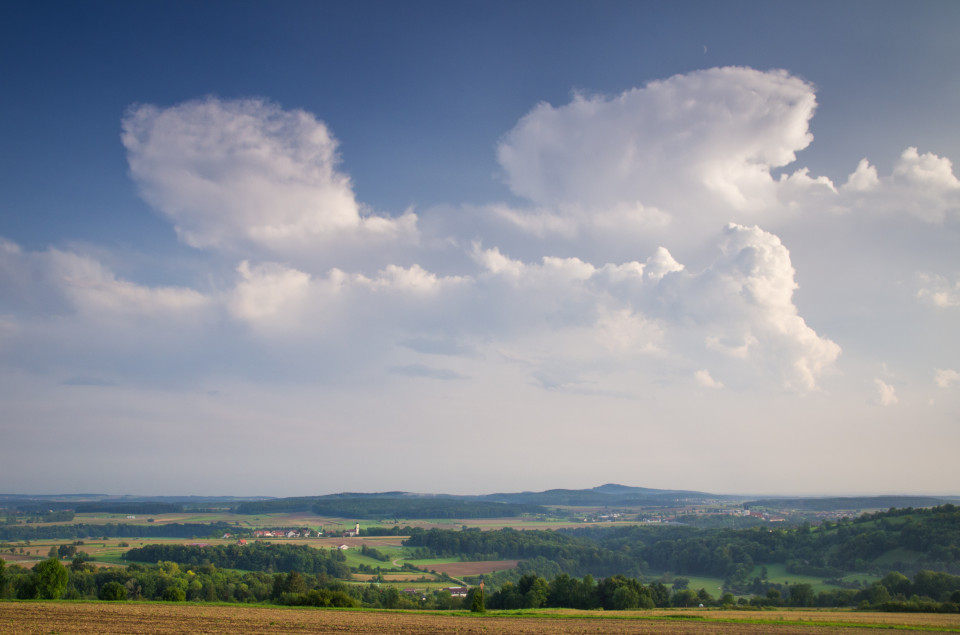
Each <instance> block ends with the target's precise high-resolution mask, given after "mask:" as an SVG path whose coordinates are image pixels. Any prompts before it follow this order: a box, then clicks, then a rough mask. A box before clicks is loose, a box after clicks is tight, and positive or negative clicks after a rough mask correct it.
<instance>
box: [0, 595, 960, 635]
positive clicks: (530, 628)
mask: <svg viewBox="0 0 960 635" xmlns="http://www.w3.org/2000/svg"><path fill="white" fill-rule="evenodd" d="M715 614H717V615H719V619H728V620H749V619H764V620H777V619H778V618H780V619H783V620H784V621H785V622H788V623H783V624H778V623H773V624H771V623H765V624H751V623H748V622H744V621H731V622H714V621H698V620H696V619H695V618H696V617H707V616H713V615H715ZM549 615H552V616H553V617H550V616H547V617H530V618H527V617H509V616H498V615H495V614H493V615H491V614H487V615H483V616H471V615H437V614H428V613H413V612H410V613H406V612H399V611H345V610H336V609H281V608H267V607H248V606H236V607H232V606H210V605H203V604H183V605H173V604H161V603H156V604H134V603H116V604H109V603H72V602H0V632H2V633H5V634H9V635H26V634H31V635H32V634H40V633H61V634H63V633H92V634H104V635H111V634H119V633H143V634H144V635H159V634H166V633H184V632H191V633H208V634H211V635H219V634H227V633H231V634H240V635H245V634H248V633H321V634H326V633H359V634H361V635H362V634H364V633H370V634H373V633H378V634H379V633H402V634H405V635H421V634H422V635H426V634H428V633H439V634H445V633H458V634H474V633H476V634H480V633H483V634H484V635H489V634H491V633H503V634H505V635H519V634H526V635H533V634H539V633H559V634H561V635H563V634H567V633H569V634H573V633H584V634H585V633H597V634H600V635H606V634H614V633H616V634H624V635H626V634H633V633H643V634H648V633H667V634H674V633H719V634H724V635H726V634H730V635H733V634H736V633H745V634H747V635H753V634H757V635H759V634H760V633H778V634H779V633H784V634H791V635H793V634H800V633H818V634H822V635H834V634H837V635H839V634H841V633H842V634H844V635H867V634H871V633H872V634H873V635H876V629H877V627H878V625H880V624H884V625H889V627H892V628H897V629H898V630H901V631H904V629H906V630H905V632H919V631H920V630H922V631H923V632H926V633H930V632H952V633H957V632H960V616H955V615H954V616H943V615H915V614H911V615H904V614H870V613H832V612H796V613H795V612H788V611H777V612H766V611H764V612H760V613H755V614H750V613H739V612H713V611H705V612H701V613H700V614H696V612H694V613H690V612H684V611H672V612H661V611H657V612H650V613H639V612H638V613H624V614H622V617H621V614H618V615H617V616H615V617H614V616H611V615H610V614H606V615H604V616H602V617H601V616H599V615H597V614H596V613H594V614H592V615H584V614H580V613H577V612H573V611H556V612H552V613H550V614H549ZM601 615H602V614H601ZM684 616H686V617H687V618H694V619H683V617H684ZM678 618H679V619H678ZM801 620H803V621H805V623H803V624H796V623H793V624H791V623H789V622H797V621H801ZM807 620H812V621H807ZM818 622H819V623H818ZM828 623H834V625H829V624H828ZM871 624H872V625H873V627H872V628H871V627H870V626H868V625H871ZM860 625H862V626H860ZM880 628H883V627H882V626H880Z"/></svg>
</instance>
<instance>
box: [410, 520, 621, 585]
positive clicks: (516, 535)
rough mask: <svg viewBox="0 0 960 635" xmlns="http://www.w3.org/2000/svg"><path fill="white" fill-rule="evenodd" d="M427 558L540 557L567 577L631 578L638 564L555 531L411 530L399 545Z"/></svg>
mask: <svg viewBox="0 0 960 635" xmlns="http://www.w3.org/2000/svg"><path fill="white" fill-rule="evenodd" d="M403 544H404V545H406V546H409V547H416V548H418V549H421V550H422V553H423V554H424V555H427V556H430V557H440V558H449V557H461V558H462V559H464V560H507V559H514V558H516V559H530V558H543V559H545V560H549V561H552V562H554V563H556V564H557V567H558V570H559V571H563V572H566V573H569V574H571V575H585V574H587V573H590V574H593V575H614V574H617V573H621V574H628V575H635V574H637V573H639V572H640V571H639V566H638V565H639V563H638V562H637V561H635V560H634V559H633V558H632V557H631V556H630V554H628V553H625V552H618V551H614V550H611V549H608V548H605V547H603V546H600V545H598V544H597V543H596V542H595V541H592V540H589V539H585V538H581V537H578V536H573V535H569V534H565V533H561V532H558V531H549V530H528V531H517V530H515V529H510V528H505V529H501V530H497V531H480V530H474V529H470V530H466V531H453V530H445V529H427V530H425V529H413V530H411V533H410V537H409V538H408V539H407V540H405V541H404V543H403Z"/></svg>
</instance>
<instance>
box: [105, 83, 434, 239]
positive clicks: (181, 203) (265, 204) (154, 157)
mask: <svg viewBox="0 0 960 635" xmlns="http://www.w3.org/2000/svg"><path fill="white" fill-rule="evenodd" d="M123 143H124V146H125V147H126V149H127V158H128V161H129V163H130V172H131V174H132V176H133V178H134V180H136V182H137V183H138V185H139V186H140V190H141V193H142V195H143V197H144V198H145V199H146V200H147V202H148V203H150V204H151V205H152V206H153V207H155V208H156V209H157V210H159V211H160V212H162V213H163V214H164V215H166V216H167V217H169V218H170V219H171V220H172V221H173V223H174V225H175V228H176V230H177V234H178V235H179V236H180V238H181V239H182V240H183V241H184V242H186V243H187V244H189V245H192V246H194V247H202V248H232V249H239V250H244V249H251V248H266V249H269V250H271V251H273V252H284V251H291V250H293V251H296V250H303V249H306V248H307V247H315V248H321V249H322V248H326V249H331V248H332V247H333V246H334V244H335V241H348V242H356V241H359V242H374V243H389V242H391V241H396V240H400V239H403V240H414V239H415V238H416V216H415V215H413V214H412V212H408V213H406V214H404V215H403V216H401V217H399V218H390V217H385V216H374V215H370V214H366V213H364V210H363V209H362V207H361V205H360V204H359V203H358V202H357V200H356V197H355V196H354V192H353V188H352V185H351V182H350V178H349V177H348V176H347V175H346V174H345V173H343V172H341V171H340V170H339V168H338V163H339V157H338V154H337V141H336V139H335V138H334V137H333V135H332V134H331V132H330V131H329V130H328V128H327V126H326V125H324V123H323V122H321V121H318V120H317V119H316V118H315V117H314V116H313V115H311V114H309V113H307V112H304V111H302V110H284V109H282V108H280V107H279V106H277V105H275V104H273V103H270V102H268V101H265V100H262V99H246V100H236V101H225V100H219V99H215V98H212V97H211V98H207V99H204V100H198V101H189V102H185V103H183V104H179V105H177V106H172V107H169V108H160V107H158V106H154V105H139V106H135V107H133V108H131V109H130V110H129V111H128V113H127V114H126V116H125V117H124V120H123Z"/></svg>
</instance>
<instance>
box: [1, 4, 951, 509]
mask: <svg viewBox="0 0 960 635" xmlns="http://www.w3.org/2000/svg"><path fill="white" fill-rule="evenodd" d="M2 15H3V17H4V19H3V20H0V82H2V85H3V86H4V87H5V90H4V92H3V95H2V96H0V115H2V116H0V148H2V150H0V161H2V164H0V174H2V176H0V179H2V187H0V439H2V441H0V482H2V483H3V484H4V485H3V487H4V489H9V490H10V491H33V492H59V493H62V492H63V491H66V490H71V489H74V490H75V491H86V492H90V491H137V492H142V494H140V495H163V493H164V492H171V491H179V492H191V493H197V494H200V493H205V492H211V491H218V492H243V493H244V495H274V494H272V493H276V492H280V493H281V494H279V495H280V496H299V495H313V494H315V493H316V492H318V491H321V492H330V493H333V492H345V491H355V492H363V491H378V490H380V491H394V490H396V491H410V492H429V491H442V492H443V493H449V494H465V493H492V492H510V491H542V490H546V489H554V488H566V489H582V488H589V487H595V486H596V484H597V483H641V484H643V486H644V487H650V488H656V489H683V490H695V491H703V492H711V493H731V492H764V494H762V495H773V494H774V493H776V495H799V494H803V495H818V496H835V495H878V494H893V495H898V494H916V495H937V494H933V493H934V492H944V491H947V490H946V488H948V487H950V483H957V482H960V462H958V461H957V460H956V448H958V447H960V330H958V329H957V325H958V324H960V256H958V254H960V249H958V247H960V179H958V177H957V172H956V169H955V166H954V165H953V163H952V161H954V160H957V159H958V158H960V126H958V125H957V115H956V113H957V112H960V88H958V87H960V67H958V65H957V64H956V63H955V60H957V59H960V39H958V38H957V37H956V34H957V32H958V27H960V4H958V3H955V2H943V1H927V2H915V3H902V2H890V1H871V2H856V1H852V2H843V3H835V2H820V1H815V2H804V3H789V2H776V3H771V2H760V1H753V0H745V1H743V2H730V3H705V2H693V1H678V2H669V3H666V2H665V3H651V2H643V3H640V2H620V1H611V2H603V3H595V2H572V1H558V2H544V1H540V0H533V1H529V2H521V3H516V2H503V1H493V2H474V1H465V2H457V3H449V2H436V1H429V2H427V1H414V2H408V3H392V2H383V1H379V0H377V1H359V2H351V3H319V2H300V1H291V2H285V3H280V4H269V5H268V4H266V3H260V2H244V3H236V2H222V1H219V0H215V1H209V2H203V3H195V2H182V1H166V2H138V3H125V2H113V1H108V2H99V3H92V4H90V3H62V2H29V3H8V4H7V5H6V6H4V8H3V9H2ZM853 493H856V494H853ZM222 495H235V494H222ZM758 495H760V494H758ZM948 495H949V494H948Z"/></svg>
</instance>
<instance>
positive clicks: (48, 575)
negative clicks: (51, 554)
mask: <svg viewBox="0 0 960 635" xmlns="http://www.w3.org/2000/svg"><path fill="white" fill-rule="evenodd" d="M34 575H35V576H36V579H37V598H39V599H41V600H59V599H60V596H61V595H63V591H64V589H66V588H67V579H68V578H69V575H68V574H67V568H66V567H65V566H63V565H62V564H60V561H59V560H57V559H56V558H50V559H49V560H44V561H43V562H41V563H39V564H38V565H37V566H36V567H35V568H34Z"/></svg>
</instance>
